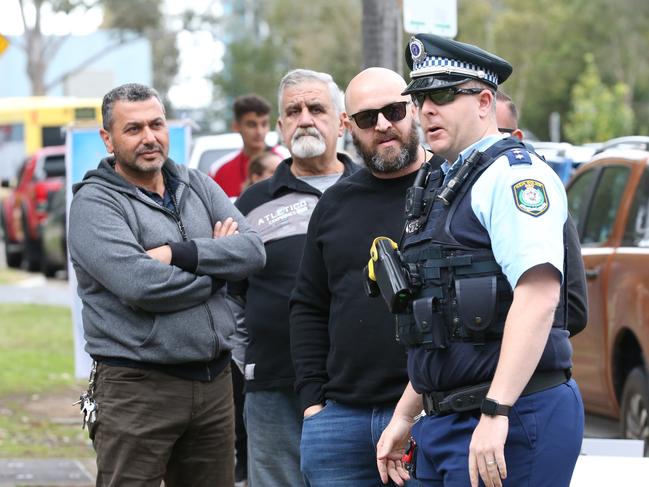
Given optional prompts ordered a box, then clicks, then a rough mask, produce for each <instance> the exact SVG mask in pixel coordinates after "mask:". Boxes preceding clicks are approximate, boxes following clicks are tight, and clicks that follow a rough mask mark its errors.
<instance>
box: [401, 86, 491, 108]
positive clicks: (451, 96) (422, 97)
mask: <svg viewBox="0 0 649 487" xmlns="http://www.w3.org/2000/svg"><path fill="white" fill-rule="evenodd" d="M484 89H485V88H457V87H455V86H451V87H450V88H444V89H442V90H435V91H422V92H419V93H413V94H412V101H413V102H414V103H415V105H416V106H417V107H420V108H421V107H422V106H423V104H424V102H425V101H426V98H428V99H429V100H430V101H432V102H433V103H434V104H435V105H447V104H449V103H453V102H454V101H455V97H456V96H457V95H477V94H478V93H482V91H483V90H484Z"/></svg>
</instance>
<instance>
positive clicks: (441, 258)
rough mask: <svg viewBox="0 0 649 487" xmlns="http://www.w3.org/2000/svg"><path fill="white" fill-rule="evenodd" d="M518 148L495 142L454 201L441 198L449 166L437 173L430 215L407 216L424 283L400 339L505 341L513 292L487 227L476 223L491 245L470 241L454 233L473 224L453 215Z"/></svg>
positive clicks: (403, 320) (560, 318)
mask: <svg viewBox="0 0 649 487" xmlns="http://www.w3.org/2000/svg"><path fill="white" fill-rule="evenodd" d="M517 150H525V151H527V149H526V148H525V146H524V145H523V144H522V143H521V142H519V141H517V140H515V139H513V138H507V139H503V140H502V141H499V142H497V143H496V144H494V145H492V146H491V147H490V148H489V149H487V150H486V151H485V152H484V153H482V154H481V155H480V157H479V159H477V162H476V163H475V165H474V166H473V169H472V170H471V172H470V173H469V175H468V176H467V177H466V179H465V180H464V181H463V183H462V185H461V187H459V188H457V189H456V192H455V197H454V199H453V200H452V201H451V202H450V204H448V205H447V204H444V203H443V202H442V201H441V200H440V199H439V198H438V195H439V194H440V192H442V191H443V188H444V186H445V185H444V184H442V174H441V171H434V172H432V173H431V174H430V175H429V177H428V184H427V185H426V191H425V192H424V199H425V202H424V204H423V205H422V206H423V212H422V215H421V216H420V217H419V218H411V219H410V220H407V221H406V225H405V229H404V235H403V238H402V241H401V245H400V246H399V248H400V249H401V256H402V260H403V262H404V265H405V266H406V268H407V269H408V270H409V273H410V275H411V276H415V278H414V280H415V281H416V283H415V285H416V288H417V291H416V292H415V293H414V296H413V301H412V306H411V310H409V311H411V312H410V313H408V314H401V315H397V338H398V340H399V341H401V342H402V343H403V344H404V345H407V346H423V347H425V348H426V349H442V348H446V347H447V345H448V343H449V342H458V341H459V342H470V343H473V344H475V345H476V346H477V347H479V346H480V345H481V344H484V343H485V342H487V341H494V340H500V339H501V337H502V334H503V328H504V325H505V319H506V317H507V312H508V311H509V307H510V306H511V303H512V298H513V291H512V289H511V286H510V284H509V282H508V281H507V278H506V277H505V275H504V274H503V272H502V269H501V268H500V266H499V265H498V263H497V262H496V261H495V259H494V256H493V253H492V251H491V247H490V245H489V241H490V240H489V236H488V234H487V230H486V229H484V228H482V226H479V225H475V222H474V226H475V227H476V228H478V227H479V230H480V231H481V232H482V234H483V235H479V236H478V238H477V241H480V242H483V243H482V244H480V245H475V246H467V245H466V244H463V243H461V242H459V241H458V240H457V239H456V238H455V236H454V234H455V233H460V231H459V230H461V228H460V227H461V226H462V225H465V224H467V223H468V222H466V221H465V220H466V218H456V219H455V220H453V217H454V216H455V215H456V213H457V212H458V210H459V209H462V206H463V205H464V210H466V205H469V206H470V198H468V197H467V196H468V195H469V192H470V190H471V187H472V186H473V184H474V182H475V181H476V180H477V179H478V178H479V176H480V175H481V174H482V173H483V172H484V170H485V169H487V168H488V167H489V166H490V165H491V164H492V163H493V162H494V161H495V160H496V159H497V158H498V157H500V156H502V155H504V154H505V153H506V152H508V151H517ZM511 160H515V158H513V157H511V158H510V161H511ZM463 214H464V213H463ZM451 221H453V225H454V228H453V231H451V228H450V227H451ZM564 253H565V252H564ZM564 272H565V266H564ZM565 281H566V279H565V274H564V282H565ZM564 294H565V293H563V292H562V293H561V299H562V301H561V303H560V306H559V308H558V309H557V312H556V314H555V320H554V324H553V326H557V327H561V328H565V319H564V316H565V306H564V304H565V299H564Z"/></svg>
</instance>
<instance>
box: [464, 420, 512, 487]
mask: <svg viewBox="0 0 649 487" xmlns="http://www.w3.org/2000/svg"><path fill="white" fill-rule="evenodd" d="M508 431H509V418H508V417H507V416H486V415H484V414H483V415H482V416H481V417H480V422H479V423H478V426H476V429H475V431H474V432H473V436H472V437H471V444H470V446H469V477H470V478H471V487H478V474H479V475H480V478H482V481H483V482H484V484H485V485H486V486H487V487H492V486H495V487H501V486H502V485H503V483H502V480H501V479H505V478H507V465H506V463H505V440H506V439H507V432H508Z"/></svg>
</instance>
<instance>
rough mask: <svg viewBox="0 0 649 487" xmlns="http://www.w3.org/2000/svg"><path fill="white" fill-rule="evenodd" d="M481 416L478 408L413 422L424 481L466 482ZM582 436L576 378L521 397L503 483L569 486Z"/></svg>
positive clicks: (438, 485)
mask: <svg viewBox="0 0 649 487" xmlns="http://www.w3.org/2000/svg"><path fill="white" fill-rule="evenodd" d="M479 419H480V412H479V411H476V412H475V413H474V412H469V413H456V414H449V415H446V416H425V417H423V418H422V419H421V420H420V421H419V422H418V423H417V424H416V425H415V428H414V430H413V435H414V437H415V440H416V441H417V445H418V453H417V479H419V480H420V481H421V483H422V485H424V486H435V487H442V486H444V487H466V486H468V485H470V481H469V468H468V465H469V459H468V454H469V444H470V442H471V435H472V434H473V431H474V429H475V427H476V426H477V425H478V421H479ZM583 435H584V405H583V402H582V399H581V394H580V392H579V388H578V387H577V384H576V382H575V381H574V380H570V381H568V382H566V383H565V384H561V385H558V386H555V387H553V388H551V389H547V390H545V391H541V392H537V393H534V394H530V395H528V396H524V397H521V398H519V399H518V401H516V403H515V404H514V407H513V408H512V410H511V411H510V413H509V432H508V435H507V440H506V442H505V462H506V464H507V478H506V479H505V480H504V481H503V486H505V487H507V486H515V487H568V486H569V485H570V479H571V477H572V472H573V470H574V468H575V463H577V457H578V456H579V452H580V450H581V441H582V438H583ZM480 485H481V486H482V485H484V484H483V483H482V482H480Z"/></svg>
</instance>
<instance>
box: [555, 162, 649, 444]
mask: <svg viewBox="0 0 649 487" xmlns="http://www.w3.org/2000/svg"><path fill="white" fill-rule="evenodd" d="M567 192H568V206H569V207H570V212H571V213H572V216H573V218H574V219H575V223H576V224H577V228H578V230H579V235H580V241H581V245H582V255H583V258H584V267H585V270H586V278H587V280H588V326H587V327H586V329H585V330H584V331H583V332H582V333H580V334H579V335H577V336H575V337H574V338H573V339H572V342H573V347H574V369H573V371H574V375H575V378H576V379H577V382H578V383H579V387H580V388H581V392H582V395H583V397H584V405H585V407H586V410H587V411H589V412H591V413H596V414H601V415H605V416H608V417H611V418H615V419H617V420H618V421H619V424H620V435H621V437H623V438H636V439H641V440H644V442H645V455H647V454H649V152H647V151H644V150H642V151H641V150H631V149H625V150H620V149H611V150H605V151H604V152H602V153H601V154H598V155H596V156H595V157H594V159H593V160H592V161H591V162H589V163H587V164H584V165H583V166H581V167H580V168H579V169H578V170H577V171H576V173H575V175H574V176H573V178H572V180H571V182H570V184H569V185H568V189H567Z"/></svg>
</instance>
